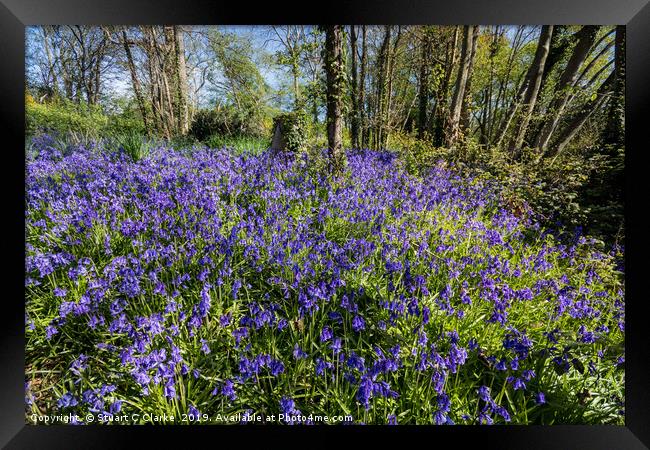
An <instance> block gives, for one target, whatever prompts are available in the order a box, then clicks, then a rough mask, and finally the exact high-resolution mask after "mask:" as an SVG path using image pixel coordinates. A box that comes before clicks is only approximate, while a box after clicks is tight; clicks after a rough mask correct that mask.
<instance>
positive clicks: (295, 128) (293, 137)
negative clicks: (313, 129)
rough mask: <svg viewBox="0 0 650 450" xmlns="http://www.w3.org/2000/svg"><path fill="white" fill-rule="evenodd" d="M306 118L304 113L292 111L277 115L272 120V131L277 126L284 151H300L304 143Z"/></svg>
mask: <svg viewBox="0 0 650 450" xmlns="http://www.w3.org/2000/svg"><path fill="white" fill-rule="evenodd" d="M307 124H308V118H307V114H305V112H304V111H300V110H299V111H292V112H287V113H282V114H279V115H277V116H276V117H275V118H274V119H273V131H274V132H275V129H276V127H277V126H278V125H279V126H280V128H281V129H282V137H283V138H284V140H285V143H286V149H287V150H289V151H291V152H297V151H300V149H301V148H303V147H304V146H305V143H306V131H307Z"/></svg>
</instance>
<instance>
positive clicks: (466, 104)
mask: <svg viewBox="0 0 650 450" xmlns="http://www.w3.org/2000/svg"><path fill="white" fill-rule="evenodd" d="M472 33H473V35H472V53H471V56H470V59H469V68H468V76H467V84H466V85H465V92H464V94H463V103H462V105H461V111H460V132H461V133H462V134H463V135H465V133H466V132H467V130H469V126H470V111H469V110H470V106H471V105H470V103H471V101H472V98H471V94H472V93H471V91H472V73H473V71H474V60H475V58H476V46H477V44H478V36H479V26H478V25H476V26H474V27H473V30H472Z"/></svg>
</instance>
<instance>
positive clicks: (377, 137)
mask: <svg viewBox="0 0 650 450" xmlns="http://www.w3.org/2000/svg"><path fill="white" fill-rule="evenodd" d="M390 35H391V27H390V25H386V31H385V32H384V40H383V42H382V44H381V48H380V50H379V67H378V70H379V77H378V82H377V107H376V113H375V133H374V148H375V149H379V148H380V147H381V143H382V142H383V136H382V134H383V120H384V109H385V106H384V97H385V91H386V78H388V51H389V48H390Z"/></svg>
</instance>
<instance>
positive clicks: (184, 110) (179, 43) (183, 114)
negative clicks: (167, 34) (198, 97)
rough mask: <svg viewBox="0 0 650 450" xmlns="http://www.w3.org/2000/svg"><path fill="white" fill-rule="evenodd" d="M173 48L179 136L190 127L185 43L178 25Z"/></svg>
mask: <svg viewBox="0 0 650 450" xmlns="http://www.w3.org/2000/svg"><path fill="white" fill-rule="evenodd" d="M174 38H175V39H174V44H175V45H174V48H175V51H176V64H175V66H176V67H175V68H176V79H177V82H178V86H177V87H176V96H177V98H178V100H177V101H178V110H179V112H178V130H179V132H180V133H181V134H185V133H187V130H188V129H189V127H190V123H189V122H190V119H189V112H188V109H189V108H188V105H187V98H188V94H187V91H188V87H187V68H186V66H185V41H184V39H183V30H182V29H181V27H179V26H178V25H174Z"/></svg>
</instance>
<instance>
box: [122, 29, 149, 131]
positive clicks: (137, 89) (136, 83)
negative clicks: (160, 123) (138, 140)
mask: <svg viewBox="0 0 650 450" xmlns="http://www.w3.org/2000/svg"><path fill="white" fill-rule="evenodd" d="M122 45H123V46H124V52H125V53H126V62H127V65H128V66H129V72H130V73H131V84H132V85H133V92H134V94H135V99H136V101H137V102H138V109H140V114H141V115H142V122H143V123H144V128H145V130H147V131H148V130H149V118H148V114H147V107H146V106H145V103H144V97H143V96H142V87H141V86H140V80H139V79H138V73H137V72H136V70H135V62H134V61H133V55H132V53H131V47H130V46H129V43H128V38H127V35H126V30H125V29H122Z"/></svg>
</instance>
